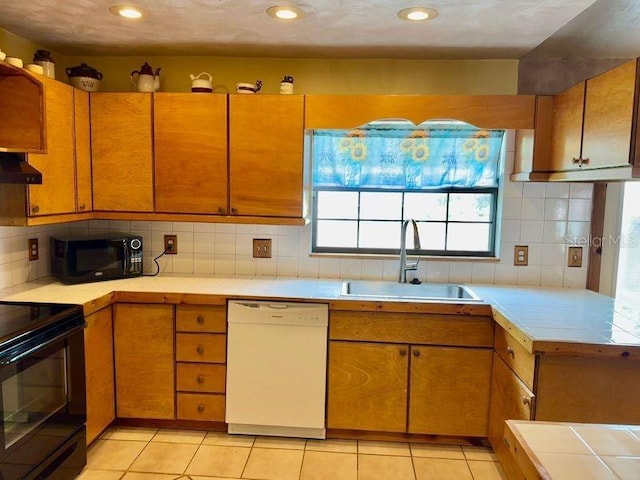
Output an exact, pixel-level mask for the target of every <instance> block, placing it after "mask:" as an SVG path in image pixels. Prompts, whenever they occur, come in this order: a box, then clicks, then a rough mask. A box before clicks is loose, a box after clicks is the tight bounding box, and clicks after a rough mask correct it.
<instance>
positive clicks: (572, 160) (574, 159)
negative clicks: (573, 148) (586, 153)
mask: <svg viewBox="0 0 640 480" xmlns="http://www.w3.org/2000/svg"><path fill="white" fill-rule="evenodd" d="M580 160H581V159H580V158H575V157H574V158H572V159H571V163H573V164H574V165H580Z"/></svg>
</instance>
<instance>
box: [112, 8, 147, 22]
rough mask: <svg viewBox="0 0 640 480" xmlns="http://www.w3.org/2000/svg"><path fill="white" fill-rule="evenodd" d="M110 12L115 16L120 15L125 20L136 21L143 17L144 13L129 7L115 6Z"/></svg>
mask: <svg viewBox="0 0 640 480" xmlns="http://www.w3.org/2000/svg"><path fill="white" fill-rule="evenodd" d="M109 11H110V12H111V13H113V14H114V15H119V16H121V17H124V18H131V19H135V18H140V17H142V12H141V11H140V9H138V8H136V7H130V6H127V5H114V6H113V7H111V8H110V9H109Z"/></svg>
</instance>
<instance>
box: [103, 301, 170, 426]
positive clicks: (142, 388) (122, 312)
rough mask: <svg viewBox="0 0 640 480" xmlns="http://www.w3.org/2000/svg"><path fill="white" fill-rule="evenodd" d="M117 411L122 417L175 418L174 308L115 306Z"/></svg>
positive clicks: (139, 305) (141, 305)
mask: <svg viewBox="0 0 640 480" xmlns="http://www.w3.org/2000/svg"><path fill="white" fill-rule="evenodd" d="M114 309H115V310H114V344H115V349H114V350H115V366H116V391H117V402H116V407H117V414H118V417H122V418H152V419H173V418H174V395H175V388H174V358H173V352H174V341H173V330H174V327H173V323H174V322H173V307H172V306H171V305H154V304H150V305H149V304H144V305H143V304H126V303H120V304H116V305H115V307H114Z"/></svg>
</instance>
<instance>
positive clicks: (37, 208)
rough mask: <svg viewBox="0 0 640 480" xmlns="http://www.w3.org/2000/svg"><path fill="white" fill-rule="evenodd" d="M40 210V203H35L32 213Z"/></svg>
mask: <svg viewBox="0 0 640 480" xmlns="http://www.w3.org/2000/svg"><path fill="white" fill-rule="evenodd" d="M39 211H40V207H39V206H38V205H34V206H33V207H31V213H38V212H39Z"/></svg>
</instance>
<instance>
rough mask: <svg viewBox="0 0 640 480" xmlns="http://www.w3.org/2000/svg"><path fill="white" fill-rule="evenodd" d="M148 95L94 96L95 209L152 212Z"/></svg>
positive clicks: (92, 102) (106, 94) (92, 121)
mask: <svg viewBox="0 0 640 480" xmlns="http://www.w3.org/2000/svg"><path fill="white" fill-rule="evenodd" d="M151 129H152V125H151V94H150V93H92V94H91V155H92V166H93V172H92V178H93V209H94V210H104V211H114V212H118V211H119V212H152V211H153V158H152V148H153V146H152V142H151Z"/></svg>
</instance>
